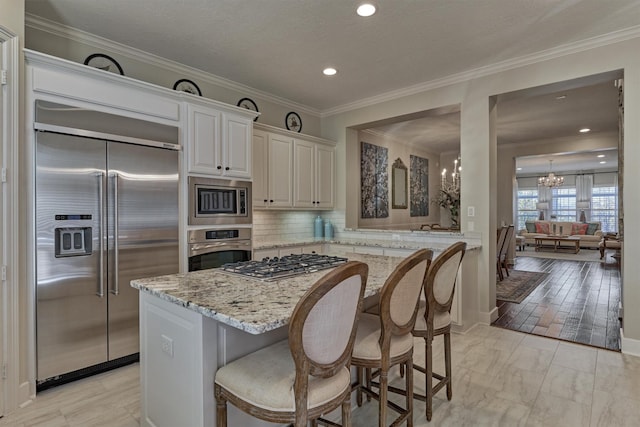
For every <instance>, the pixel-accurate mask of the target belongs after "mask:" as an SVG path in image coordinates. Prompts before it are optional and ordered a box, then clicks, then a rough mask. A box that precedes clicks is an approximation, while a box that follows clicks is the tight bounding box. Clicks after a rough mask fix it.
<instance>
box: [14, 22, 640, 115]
mask: <svg viewBox="0 0 640 427" xmlns="http://www.w3.org/2000/svg"><path fill="white" fill-rule="evenodd" d="M25 26H26V27H28V28H32V29H35V30H40V31H44V32H47V33H50V34H53V35H56V36H59V37H64V38H67V39H70V40H76V41H79V42H82V43H85V44H87V45H89V46H93V47H96V48H99V49H105V50H107V51H110V52H114V53H117V54H119V55H122V56H125V57H127V58H130V59H132V60H136V61H143V62H146V63H149V64H150V65H153V66H156V67H162V68H165V69H168V70H171V71H174V72H175V73H177V74H186V75H190V76H192V77H194V78H197V79H199V80H203V81H206V82H208V83H210V84H213V85H217V86H220V87H223V88H227V89H230V90H234V91H238V92H241V93H247V94H249V95H251V96H253V97H256V98H258V99H261V100H264V101H268V102H273V103H274V104H278V105H281V106H284V107H289V108H292V109H296V110H297V111H301V112H304V113H307V114H310V115H314V116H317V117H320V118H326V117H330V116H333V115H336V114H341V113H346V112H348V111H351V110H356V109H359V108H364V107H368V106H371V105H375V104H379V103H382V102H387V101H392V100H395V99H398V98H402V97H406V96H410V95H415V94H417V93H421V92H426V91H429V90H434V89H438V88H441V87H445V86H449V85H453V84H458V83H463V82H466V81H468V80H471V79H477V78H480V77H485V76H489V75H492V74H496V73H499V72H504V71H508V70H512V69H515V68H519V67H524V66H527V65H532V64H535V63H538V62H543V61H547V60H550V59H555V58H559V57H562V56H566V55H570V54H574V53H579V52H583V51H586V50H590V49H594V48H598V47H603V46H607V45H610V44H614V43H619V42H623V41H626V40H631V39H634V38H638V37H640V25H638V26H635V27H630V28H627V29H623V30H619V31H614V32H611V33H608V34H605V35H602V36H597V37H592V38H589V39H585V40H580V41H578V42H575V43H569V44H565V45H561V46H557V47H554V48H551V49H547V50H543V51H541V52H536V53H533V54H530V55H524V56H521V57H518V58H513V59H509V60H505V61H501V62H497V63H495V64H491V65H487V66H484V67H479V68H475V69H472V70H467V71H463V72H460V73H456V74H452V75H450V76H447V77H443V78H439V79H434V80H430V81H427V82H423V83H419V84H416V85H413V86H408V87H405V88H401V89H398V90H394V91H389V92H385V93H381V94H379V95H375V96H372V97H369V98H364V99H361V100H359V101H355V102H351V103H347V104H343V105H340V106H337V107H334V108H329V109H325V110H318V109H315V108H312V107H309V106H307V105H302V104H299V103H296V102H293V101H290V100H288V99H285V98H282V97H279V96H277V95H273V94H271V93H267V92H264V91H261V90H259V89H255V88H252V87H250V86H246V85H243V84H241V83H237V82H234V81H232V80H229V79H225V78H223V77H220V76H216V75H214V74H211V73H207V72H204V71H202V70H199V69H197V68H192V67H188V66H186V65H183V64H180V63H178V62H175V61H171V60H168V59H165V58H162V57H159V56H157V55H152V54H150V53H148V52H144V51H142V50H139V49H135V48H132V47H130V46H127V45H124V44H121V43H117V42H114V41H112V40H108V39H105V38H103V37H100V36H96V35H93V34H90V33H88V32H86V31H82V30H78V29H75V28H72V27H69V26H65V25H62V24H59V23H57V22H54V21H50V20H48V19H44V18H41V17H39V16H36V15H32V14H25Z"/></svg>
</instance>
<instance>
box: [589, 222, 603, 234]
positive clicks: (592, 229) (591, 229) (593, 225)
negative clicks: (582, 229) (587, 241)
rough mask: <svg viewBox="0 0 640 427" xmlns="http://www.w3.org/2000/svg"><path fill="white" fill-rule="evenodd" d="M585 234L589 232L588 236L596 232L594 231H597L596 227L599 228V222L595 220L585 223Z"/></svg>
mask: <svg viewBox="0 0 640 427" xmlns="http://www.w3.org/2000/svg"><path fill="white" fill-rule="evenodd" d="M587 225H588V227H587V234H589V235H590V236H593V235H594V234H596V231H598V229H599V228H600V227H599V226H600V224H598V223H597V222H590V223H589V224H587Z"/></svg>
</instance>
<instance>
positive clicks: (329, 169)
mask: <svg viewBox="0 0 640 427" xmlns="http://www.w3.org/2000/svg"><path fill="white" fill-rule="evenodd" d="M293 161H294V166H293V168H294V171H295V177H294V181H293V182H294V184H293V188H294V199H293V206H294V207H297V208H307V209H331V208H333V205H334V185H335V179H334V177H335V147H334V146H332V145H324V144H320V143H316V142H310V141H306V140H301V139H296V140H295V142H294V155H293Z"/></svg>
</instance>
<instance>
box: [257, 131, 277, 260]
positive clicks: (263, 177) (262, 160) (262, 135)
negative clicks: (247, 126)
mask: <svg viewBox="0 0 640 427" xmlns="http://www.w3.org/2000/svg"><path fill="white" fill-rule="evenodd" d="M251 194H252V202H253V207H254V208H258V207H267V206H269V134H268V133H266V132H263V131H261V130H258V129H254V130H253V184H252V185H251ZM276 256H277V255H276Z"/></svg>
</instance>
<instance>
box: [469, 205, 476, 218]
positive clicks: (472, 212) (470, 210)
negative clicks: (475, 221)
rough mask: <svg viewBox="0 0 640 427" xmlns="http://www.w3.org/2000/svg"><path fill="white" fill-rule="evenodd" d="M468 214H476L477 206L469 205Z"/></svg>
mask: <svg viewBox="0 0 640 427" xmlns="http://www.w3.org/2000/svg"><path fill="white" fill-rule="evenodd" d="M467 216H476V208H475V206H469V207H467Z"/></svg>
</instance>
